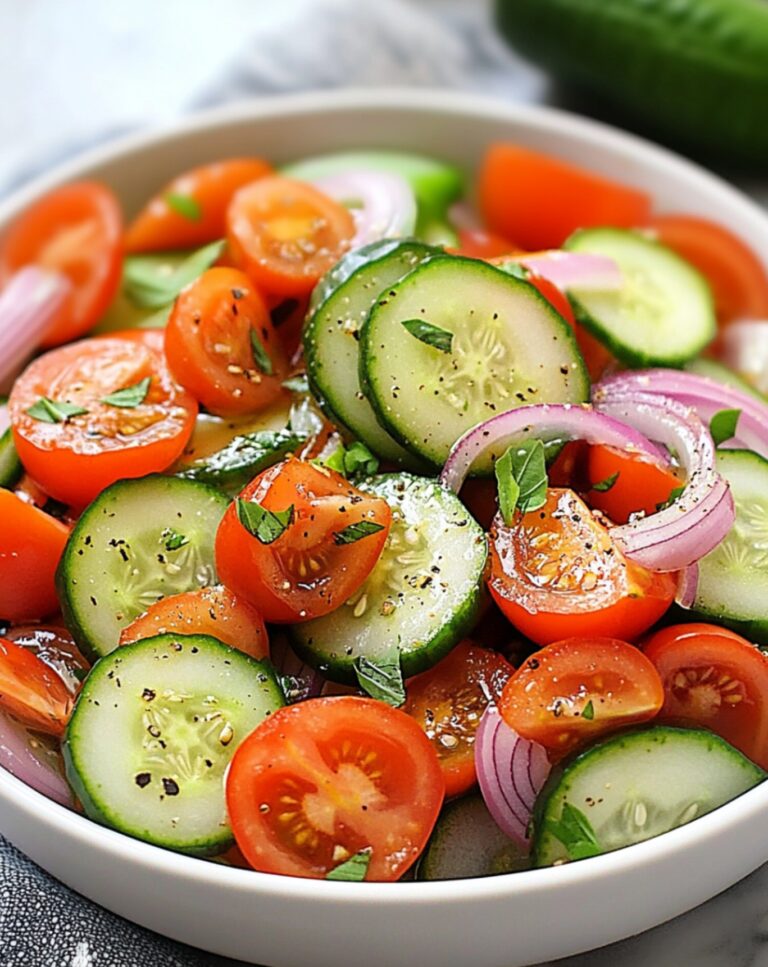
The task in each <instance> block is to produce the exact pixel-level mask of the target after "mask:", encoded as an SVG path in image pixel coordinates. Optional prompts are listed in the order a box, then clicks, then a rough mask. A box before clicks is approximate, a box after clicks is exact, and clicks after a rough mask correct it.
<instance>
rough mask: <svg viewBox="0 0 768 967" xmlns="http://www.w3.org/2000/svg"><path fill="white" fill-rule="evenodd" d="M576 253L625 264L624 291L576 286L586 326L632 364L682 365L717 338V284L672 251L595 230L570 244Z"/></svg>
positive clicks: (633, 236)
mask: <svg viewBox="0 0 768 967" xmlns="http://www.w3.org/2000/svg"><path fill="white" fill-rule="evenodd" d="M565 248H567V249H569V250H570V251H572V252H588V253H589V254H591V255H605V256H607V257H608V258H611V259H613V260H614V261H615V262H617V263H618V265H619V268H620V269H621V271H622V275H623V277H624V284H623V285H622V287H621V289H620V290H619V291H618V292H616V291H605V292H587V291H580V290H579V289H577V288H574V289H571V290H570V291H569V293H568V294H569V295H570V297H571V301H572V302H573V306H574V310H575V312H576V316H577V318H578V320H579V322H581V323H582V325H583V326H584V327H585V328H587V329H589V330H590V332H592V333H593V335H595V336H596V337H597V338H598V339H599V340H600V341H601V342H602V343H604V344H605V345H606V346H607V347H608V349H610V350H611V352H612V353H613V354H614V356H616V357H617V358H618V359H620V360H621V361H622V362H625V363H627V364H628V365H629V366H682V364H683V363H685V362H687V361H688V360H689V359H693V357H694V356H697V355H698V354H699V353H700V352H701V350H702V349H704V347H705V346H706V345H707V344H708V343H709V342H710V341H711V340H712V339H713V337H714V335H715V332H716V329H717V324H716V321H715V308H714V302H713V300H712V292H711V290H710V288H709V284H708V283H707V281H706V279H705V278H704V276H703V275H701V274H700V273H699V272H698V271H697V270H696V269H695V268H694V267H693V266H692V265H691V264H690V263H689V262H686V261H685V260H684V259H682V258H680V256H679V255H677V254H676V253H675V252H673V251H672V249H670V248H667V247H666V246H665V245H661V244H660V243H659V242H654V241H651V240H650V239H648V238H646V237H645V236H644V235H641V234H639V233H638V232H631V231H624V230H622V229H618V228H589V229H583V230H582V231H579V232H576V233H575V234H574V235H572V236H571V237H570V238H569V239H568V241H567V242H566V243H565Z"/></svg>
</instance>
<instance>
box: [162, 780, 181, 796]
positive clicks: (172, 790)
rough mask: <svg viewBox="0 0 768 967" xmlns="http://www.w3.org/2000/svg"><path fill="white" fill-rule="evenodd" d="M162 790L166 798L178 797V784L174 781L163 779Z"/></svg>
mask: <svg viewBox="0 0 768 967" xmlns="http://www.w3.org/2000/svg"><path fill="white" fill-rule="evenodd" d="M163 789H164V790H165V794H166V796H178V794H179V784H178V782H176V780H175V779H166V778H165V777H163Z"/></svg>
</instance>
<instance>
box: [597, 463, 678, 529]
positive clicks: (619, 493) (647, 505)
mask: <svg viewBox="0 0 768 967" xmlns="http://www.w3.org/2000/svg"><path fill="white" fill-rule="evenodd" d="M587 475H588V477H589V483H590V484H591V485H594V484H598V485H599V486H600V488H601V489H600V490H595V489H594V487H593V489H591V490H590V491H589V504H590V506H591V507H597V509H598V510H601V511H602V512H603V513H604V514H605V515H606V516H608V517H610V519H611V520H612V521H614V523H616V524H626V522H627V521H628V520H629V517H630V515H631V514H634V513H637V512H638V511H643V512H644V513H646V514H655V513H656V510H657V509H658V507H659V505H660V504H663V503H665V502H666V501H667V500H669V498H670V496H671V495H672V491H673V490H675V489H676V488H677V487H680V485H681V483H682V481H681V480H680V478H679V477H678V476H677V475H676V474H675V473H674V472H673V471H672V470H669V469H667V468H665V467H663V466H661V465H660V464H657V463H654V462H653V461H652V460H649V459H647V458H646V457H644V456H643V455H641V454H630V453H628V452H627V451H626V450H617V449H616V448H615V447H604V446H593V447H590V448H589V452H588V455H587ZM605 488H607V489H605Z"/></svg>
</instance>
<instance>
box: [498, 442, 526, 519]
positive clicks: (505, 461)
mask: <svg viewBox="0 0 768 967" xmlns="http://www.w3.org/2000/svg"><path fill="white" fill-rule="evenodd" d="M494 469H495V472H496V486H497V488H498V492H499V510H500V511H501V516H502V518H503V520H504V523H505V524H506V525H507V526H508V527H509V526H510V525H511V524H512V522H513V520H514V517H515V508H516V507H517V501H518V498H519V497H520V485H519V484H518V482H517V480H515V473H514V467H513V465H512V447H509V449H507V450H506V451H505V452H504V454H503V456H501V457H499V459H498V460H497V461H496V466H495V468H494Z"/></svg>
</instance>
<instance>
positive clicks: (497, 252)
mask: <svg viewBox="0 0 768 967" xmlns="http://www.w3.org/2000/svg"><path fill="white" fill-rule="evenodd" d="M456 234H457V235H458V236H459V245H458V248H456V249H450V250H449V251H452V252H455V254H456V255H464V256H466V257H467V258H470V259H494V258H500V257H501V256H504V255H507V256H508V255H518V254H522V252H523V251H524V250H523V249H521V248H520V247H519V246H518V245H516V244H515V243H514V242H510V241H509V239H507V238H504V237H503V236H501V235H497V234H496V233H495V232H490V231H488V229H485V228H460V229H459V230H458V232H457V233H456Z"/></svg>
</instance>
